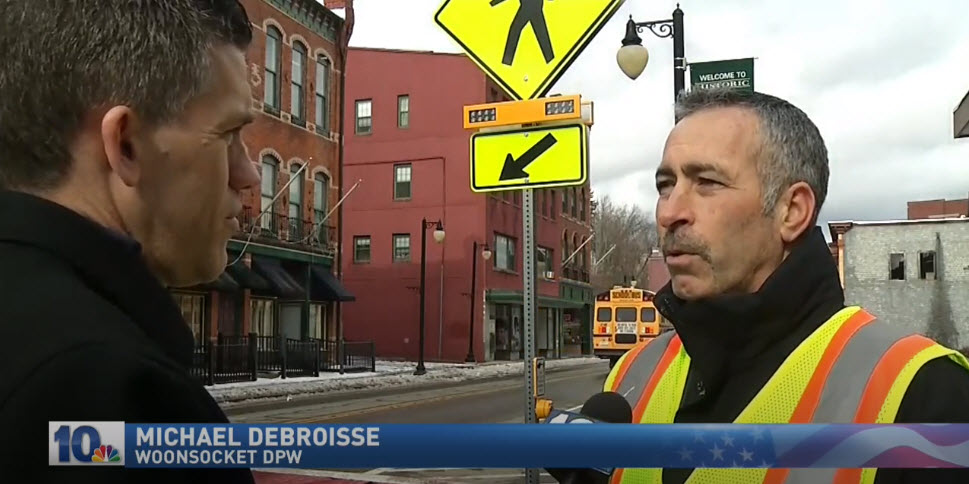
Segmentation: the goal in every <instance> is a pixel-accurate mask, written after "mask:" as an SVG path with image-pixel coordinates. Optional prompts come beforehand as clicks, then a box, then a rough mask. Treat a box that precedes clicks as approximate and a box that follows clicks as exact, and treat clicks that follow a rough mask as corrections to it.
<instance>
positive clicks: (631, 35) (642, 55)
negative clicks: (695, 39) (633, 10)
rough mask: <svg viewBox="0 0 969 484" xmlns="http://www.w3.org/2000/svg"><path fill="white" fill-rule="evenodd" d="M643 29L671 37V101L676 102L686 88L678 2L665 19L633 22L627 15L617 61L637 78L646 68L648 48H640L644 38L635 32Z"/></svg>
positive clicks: (633, 77) (680, 15) (625, 70)
mask: <svg viewBox="0 0 969 484" xmlns="http://www.w3.org/2000/svg"><path fill="white" fill-rule="evenodd" d="M643 29H649V31H650V32H652V33H653V35H655V36H657V37H659V38H661V39H665V38H669V37H673V100H674V101H675V100H676V99H677V98H678V97H679V95H680V93H682V92H683V90H684V89H686V57H685V53H684V47H683V11H682V10H680V4H678V3H677V4H676V10H673V18H672V19H668V20H654V21H651V22H636V21H634V20H633V17H632V16H631V15H630V16H629V21H628V22H626V38H624V39H623V40H622V47H621V48H620V49H619V52H618V53H617V54H616V61H617V62H618V63H619V68H620V69H622V71H623V72H624V73H625V74H626V75H627V76H629V78H630V79H636V78H637V77H639V75H640V74H642V72H643V70H644V69H646V63H647V62H649V51H647V50H646V47H643V39H641V38H639V35H638V32H642V31H643Z"/></svg>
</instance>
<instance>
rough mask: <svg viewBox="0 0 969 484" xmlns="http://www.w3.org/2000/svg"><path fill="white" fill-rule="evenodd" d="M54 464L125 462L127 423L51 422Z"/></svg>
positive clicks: (51, 454)
mask: <svg viewBox="0 0 969 484" xmlns="http://www.w3.org/2000/svg"><path fill="white" fill-rule="evenodd" d="M47 430H48V437H49V440H48V447H49V449H48V457H49V459H48V463H49V464H50V465H123V464H124V447H123V446H124V422H48V429H47Z"/></svg>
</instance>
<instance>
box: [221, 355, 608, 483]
mask: <svg viewBox="0 0 969 484" xmlns="http://www.w3.org/2000/svg"><path fill="white" fill-rule="evenodd" d="M608 369H609V368H608V363H607V362H605V361H603V362H602V364H597V365H594V366H591V367H581V368H577V369H570V370H565V371H561V372H554V373H549V374H548V375H547V377H546V389H545V398H549V399H551V400H552V401H553V402H554V405H555V408H558V409H566V410H569V409H570V410H573V411H576V410H578V408H579V407H581V406H582V403H583V402H584V401H585V400H586V399H587V398H588V397H590V396H591V395H593V394H595V393H598V392H600V391H602V384H603V382H604V381H605V378H606V375H607V374H608ZM293 403H295V402H293ZM228 412H229V417H230V419H231V420H232V421H233V422H237V423H353V424H381V423H521V422H523V421H524V394H523V382H522V381H521V379H520V378H514V379H505V380H498V381H488V382H481V383H470V384H459V385H455V386H451V387H447V388H437V389H430V390H417V391H406V390H405V391H401V392H395V393H393V394H389V395H381V396H376V397H370V398H361V399H353V400H336V401H326V400H323V401H318V402H314V403H312V404H306V403H300V404H298V405H287V404H285V402H284V403H281V404H274V405H272V406H271V407H270V408H260V409H258V410H255V409H251V408H250V409H246V408H233V409H229V410H228ZM340 471H342V472H355V473H360V474H361V478H362V479H363V480H366V478H367V476H376V475H380V476H401V477H412V478H414V477H416V478H421V479H427V480H428V482H432V481H433V482H452V483H484V482H488V483H495V484H512V483H514V484H520V483H522V482H524V474H523V471H521V470H517V469H407V470H397V469H340ZM541 482H542V483H554V482H555V481H554V480H553V479H552V478H551V477H550V476H548V475H544V474H543V476H542V479H541Z"/></svg>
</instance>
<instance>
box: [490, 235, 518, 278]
mask: <svg viewBox="0 0 969 484" xmlns="http://www.w3.org/2000/svg"><path fill="white" fill-rule="evenodd" d="M495 269H499V270H503V271H514V270H515V239H512V238H511V237H506V236H504V235H501V234H495Z"/></svg>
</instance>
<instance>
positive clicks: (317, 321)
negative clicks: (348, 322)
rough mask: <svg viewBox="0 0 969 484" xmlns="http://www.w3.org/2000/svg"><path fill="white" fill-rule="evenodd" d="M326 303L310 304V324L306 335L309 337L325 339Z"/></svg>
mask: <svg viewBox="0 0 969 484" xmlns="http://www.w3.org/2000/svg"><path fill="white" fill-rule="evenodd" d="M326 308H327V307H326V305H323V304H310V325H309V328H307V329H308V331H307V334H306V336H307V337H308V338H311V339H327V335H326Z"/></svg>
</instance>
